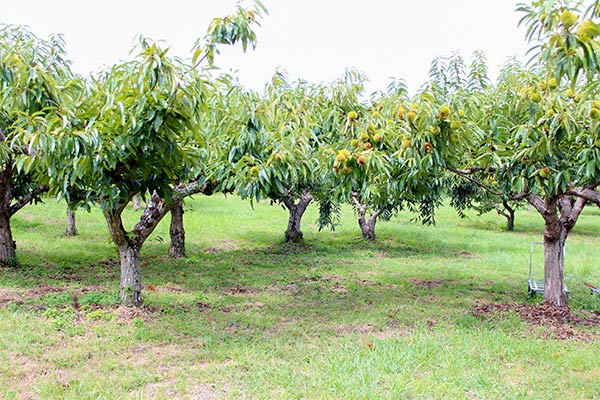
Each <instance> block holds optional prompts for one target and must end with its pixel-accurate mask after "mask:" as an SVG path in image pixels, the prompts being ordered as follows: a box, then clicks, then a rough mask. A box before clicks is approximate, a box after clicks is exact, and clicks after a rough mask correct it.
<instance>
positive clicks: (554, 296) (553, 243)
mask: <svg viewBox="0 0 600 400" xmlns="http://www.w3.org/2000/svg"><path fill="white" fill-rule="evenodd" d="M566 240H567V231H566V229H564V228H562V227H561V226H560V223H554V224H552V223H548V222H546V226H545V229H544V301H545V302H546V303H549V304H551V305H553V306H556V307H567V306H568V299H567V293H566V291H565V283H564V270H565V258H564V255H565V241H566Z"/></svg>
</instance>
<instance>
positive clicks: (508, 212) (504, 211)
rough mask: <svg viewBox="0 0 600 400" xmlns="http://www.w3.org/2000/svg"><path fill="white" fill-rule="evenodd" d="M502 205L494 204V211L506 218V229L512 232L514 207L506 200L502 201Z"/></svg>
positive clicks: (513, 228)
mask: <svg viewBox="0 0 600 400" xmlns="http://www.w3.org/2000/svg"><path fill="white" fill-rule="evenodd" d="M502 206H503V207H500V206H498V205H496V212H498V214H500V215H502V216H503V217H504V218H506V230H507V231H509V232H513V231H514V230H515V209H514V208H512V207H511V206H510V204H508V202H507V201H506V200H504V201H503V202H502Z"/></svg>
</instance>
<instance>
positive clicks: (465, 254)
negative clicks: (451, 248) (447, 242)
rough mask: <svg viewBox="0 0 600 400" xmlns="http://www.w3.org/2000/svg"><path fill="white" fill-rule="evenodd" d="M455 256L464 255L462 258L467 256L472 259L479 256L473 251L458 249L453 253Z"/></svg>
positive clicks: (476, 258)
mask: <svg viewBox="0 0 600 400" xmlns="http://www.w3.org/2000/svg"><path fill="white" fill-rule="evenodd" d="M455 254H456V256H457V257H464V258H469V259H472V260H478V259H480V258H481V257H480V256H479V254H475V253H471V252H469V251H459V252H457V253H455Z"/></svg>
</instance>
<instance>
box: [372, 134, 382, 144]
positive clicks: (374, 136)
mask: <svg viewBox="0 0 600 400" xmlns="http://www.w3.org/2000/svg"><path fill="white" fill-rule="evenodd" d="M373 140H374V141H376V142H379V141H380V140H381V134H380V133H379V132H377V133H375V134H374V135H373Z"/></svg>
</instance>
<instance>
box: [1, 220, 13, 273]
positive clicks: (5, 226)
mask: <svg viewBox="0 0 600 400" xmlns="http://www.w3.org/2000/svg"><path fill="white" fill-rule="evenodd" d="M10 217H11V215H10V213H9V212H6V211H3V212H0V264H3V265H14V264H16V261H17V245H16V243H15V241H14V240H13V237H12V232H11V230H10Z"/></svg>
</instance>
